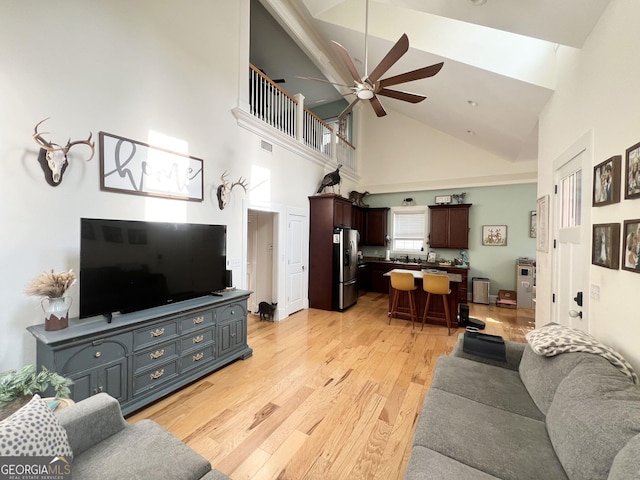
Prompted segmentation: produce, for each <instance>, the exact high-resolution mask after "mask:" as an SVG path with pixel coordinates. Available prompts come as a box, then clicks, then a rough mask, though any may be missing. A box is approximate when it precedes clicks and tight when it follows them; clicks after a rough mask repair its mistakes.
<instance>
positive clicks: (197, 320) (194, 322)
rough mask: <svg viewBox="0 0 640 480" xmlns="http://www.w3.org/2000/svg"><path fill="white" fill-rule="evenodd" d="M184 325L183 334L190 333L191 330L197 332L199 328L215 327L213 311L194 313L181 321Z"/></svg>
mask: <svg viewBox="0 0 640 480" xmlns="http://www.w3.org/2000/svg"><path fill="white" fill-rule="evenodd" d="M180 322H181V325H182V333H185V332H188V331H190V330H195V329H197V328H202V327H205V326H207V325H213V312H212V311H211V310H209V311H204V312H199V313H194V314H192V315H190V316H188V317H185V318H183V319H182V320H180Z"/></svg>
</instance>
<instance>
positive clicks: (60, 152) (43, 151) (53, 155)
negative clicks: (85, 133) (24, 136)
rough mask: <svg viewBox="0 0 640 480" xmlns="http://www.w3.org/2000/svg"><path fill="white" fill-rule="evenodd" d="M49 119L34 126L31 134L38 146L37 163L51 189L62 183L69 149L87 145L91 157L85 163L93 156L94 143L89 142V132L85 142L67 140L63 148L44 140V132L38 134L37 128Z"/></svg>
mask: <svg viewBox="0 0 640 480" xmlns="http://www.w3.org/2000/svg"><path fill="white" fill-rule="evenodd" d="M49 118H50V117H47V118H45V119H44V120H42V121H40V122H38V123H37V124H36V126H35V128H34V133H33V140H34V141H35V142H36V143H37V144H38V145H39V146H40V152H39V153H38V163H39V164H40V167H42V171H43V172H44V178H45V180H46V181H47V183H48V184H49V185H51V186H52V187H57V186H58V185H60V182H62V176H63V175H64V172H65V170H66V169H67V166H68V162H67V154H68V153H69V149H71V147H73V146H75V145H89V147H91V156H90V157H89V158H88V159H87V161H89V160H91V159H92V158H93V154H94V153H95V149H94V147H95V142H92V141H91V135H92V133H91V132H89V138H87V139H86V140H76V141H73V142H72V141H71V139H69V140H68V141H67V145H66V146H64V147H61V146H60V145H58V144H57V143H52V142H49V141H47V140H45V139H44V137H43V136H42V135H45V134H46V132H43V133H39V132H38V127H39V126H40V125H41V124H42V123H44V122H45V121H47V120H49Z"/></svg>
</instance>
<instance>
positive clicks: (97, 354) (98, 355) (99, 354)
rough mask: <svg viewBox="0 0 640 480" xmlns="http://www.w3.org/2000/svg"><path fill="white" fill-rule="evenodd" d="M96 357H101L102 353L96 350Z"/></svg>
mask: <svg viewBox="0 0 640 480" xmlns="http://www.w3.org/2000/svg"><path fill="white" fill-rule="evenodd" d="M93 356H94V357H96V358H100V356H102V354H101V353H100V352H96V353H94V354H93Z"/></svg>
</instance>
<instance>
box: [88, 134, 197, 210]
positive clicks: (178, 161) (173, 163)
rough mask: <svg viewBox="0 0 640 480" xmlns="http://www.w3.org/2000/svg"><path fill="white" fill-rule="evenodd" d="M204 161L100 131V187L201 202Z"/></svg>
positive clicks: (113, 190) (133, 193) (122, 191)
mask: <svg viewBox="0 0 640 480" xmlns="http://www.w3.org/2000/svg"><path fill="white" fill-rule="evenodd" d="M203 164H204V162H203V160H201V159H199V158H196V157H192V156H189V155H184V154H182V153H177V152H173V151H171V150H167V149H164V148H160V147H154V146H152V145H149V144H147V143H144V142H139V141H137V140H131V139H129V138H125V137H120V136H118V135H113V134H110V133H106V132H100V190H104V191H109V192H117V193H127V194H132V195H145V196H151V197H163V198H172V199H177V200H189V201H194V202H201V201H202V200H203V199H204V195H203V192H204V178H203V177H204V175H203Z"/></svg>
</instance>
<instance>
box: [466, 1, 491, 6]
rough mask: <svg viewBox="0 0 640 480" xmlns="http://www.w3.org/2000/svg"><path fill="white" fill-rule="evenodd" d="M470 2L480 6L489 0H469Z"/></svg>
mask: <svg viewBox="0 0 640 480" xmlns="http://www.w3.org/2000/svg"><path fill="white" fill-rule="evenodd" d="M469 3H471V4H472V5H475V6H480V5H484V4H485V3H487V0H469Z"/></svg>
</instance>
